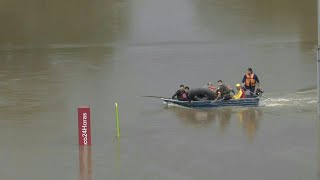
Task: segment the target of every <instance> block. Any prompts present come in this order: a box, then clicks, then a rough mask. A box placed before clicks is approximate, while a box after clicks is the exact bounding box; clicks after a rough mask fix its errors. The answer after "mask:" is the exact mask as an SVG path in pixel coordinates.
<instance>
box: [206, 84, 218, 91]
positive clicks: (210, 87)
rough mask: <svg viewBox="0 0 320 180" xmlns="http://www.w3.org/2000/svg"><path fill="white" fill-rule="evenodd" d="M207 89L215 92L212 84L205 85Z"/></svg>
mask: <svg viewBox="0 0 320 180" xmlns="http://www.w3.org/2000/svg"><path fill="white" fill-rule="evenodd" d="M207 87H208V88H209V89H210V91H212V92H215V90H216V87H214V85H213V84H212V82H208V83H207Z"/></svg>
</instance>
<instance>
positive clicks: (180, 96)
mask: <svg viewBox="0 0 320 180" xmlns="http://www.w3.org/2000/svg"><path fill="white" fill-rule="evenodd" d="M183 92H184V85H183V84H181V85H180V89H178V90H177V92H176V93H174V95H173V96H172V97H171V99H174V98H175V97H176V96H177V98H178V100H180V99H181V98H182V94H183Z"/></svg>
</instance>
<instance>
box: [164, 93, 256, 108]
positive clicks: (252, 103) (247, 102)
mask: <svg viewBox="0 0 320 180" xmlns="http://www.w3.org/2000/svg"><path fill="white" fill-rule="evenodd" d="M161 99H162V100H163V102H164V103H165V104H167V105H178V106H182V107H187V108H217V107H230V106H241V107H257V106H259V101H260V96H254V97H248V98H242V99H230V100H224V99H220V100H216V101H213V100H203V101H180V100H178V99H169V98H161Z"/></svg>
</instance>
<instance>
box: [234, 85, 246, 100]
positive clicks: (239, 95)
mask: <svg viewBox="0 0 320 180" xmlns="http://www.w3.org/2000/svg"><path fill="white" fill-rule="evenodd" d="M236 87H237V90H238V93H237V94H235V95H234V96H233V97H232V98H233V99H240V98H246V93H245V92H244V90H243V89H242V87H241V85H240V84H236Z"/></svg>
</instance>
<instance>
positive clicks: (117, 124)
mask: <svg viewBox="0 0 320 180" xmlns="http://www.w3.org/2000/svg"><path fill="white" fill-rule="evenodd" d="M115 104H116V126H117V133H118V139H119V138H120V126H119V112H118V103H115Z"/></svg>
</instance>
